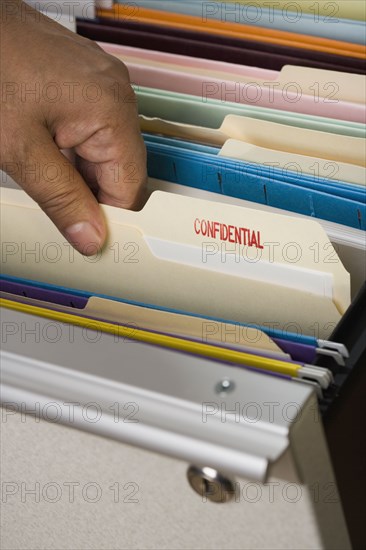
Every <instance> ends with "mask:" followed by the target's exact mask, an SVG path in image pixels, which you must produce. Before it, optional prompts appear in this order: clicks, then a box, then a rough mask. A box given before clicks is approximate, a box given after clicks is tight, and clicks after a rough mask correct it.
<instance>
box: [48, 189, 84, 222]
mask: <svg viewBox="0 0 366 550" xmlns="http://www.w3.org/2000/svg"><path fill="white" fill-rule="evenodd" d="M37 202H38V203H39V205H40V206H41V207H42V209H43V210H46V211H47V212H48V213H49V214H51V215H52V214H56V213H57V214H62V215H63V216H69V215H72V214H74V213H76V212H78V211H79V209H80V207H81V206H82V200H81V198H80V197H78V195H77V193H76V192H73V191H72V190H70V188H69V187H68V186H66V185H63V184H59V185H57V186H52V187H46V188H44V189H42V191H41V192H40V193H39V196H38V200H37Z"/></svg>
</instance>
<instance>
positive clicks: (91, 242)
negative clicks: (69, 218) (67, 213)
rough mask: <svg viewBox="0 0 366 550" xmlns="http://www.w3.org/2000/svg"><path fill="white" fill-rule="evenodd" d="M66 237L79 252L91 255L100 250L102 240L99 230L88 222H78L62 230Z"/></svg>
mask: <svg viewBox="0 0 366 550" xmlns="http://www.w3.org/2000/svg"><path fill="white" fill-rule="evenodd" d="M64 234H65V237H66V239H67V240H68V241H69V243H70V244H72V246H74V247H75V248H76V249H77V250H78V251H79V252H81V254H84V255H85V256H92V255H94V254H97V253H98V251H99V250H100V248H101V246H102V244H103V241H102V237H101V235H100V233H99V231H98V230H97V229H96V228H95V227H94V226H93V225H92V224H91V223H89V222H79V223H75V224H74V225H71V226H70V227H68V228H67V229H65V231H64Z"/></svg>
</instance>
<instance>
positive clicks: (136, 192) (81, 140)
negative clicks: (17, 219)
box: [0, 0, 147, 254]
mask: <svg viewBox="0 0 366 550" xmlns="http://www.w3.org/2000/svg"><path fill="white" fill-rule="evenodd" d="M0 50H1V53H0V55H1V58H0V60H1V65H0V67H1V90H2V94H1V136H0V137H1V142H0V168H1V169H2V170H4V171H5V172H7V173H9V175H11V177H12V178H13V179H14V180H15V181H16V182H17V183H18V184H19V185H20V186H21V187H22V188H23V189H24V190H25V191H26V192H27V193H28V194H29V195H30V196H31V197H32V198H33V199H34V200H35V201H37V203H38V204H39V205H40V206H41V208H42V209H43V210H44V211H45V212H46V214H47V215H48V216H49V217H50V219H51V220H52V221H53V222H54V224H55V225H56V226H57V227H58V229H59V230H60V232H61V233H62V234H63V235H64V237H65V238H66V239H67V240H68V241H69V242H70V243H71V244H73V246H75V248H76V249H77V250H79V251H80V252H81V253H83V252H84V253H85V254H93V252H95V251H96V249H98V248H100V247H101V246H102V245H103V242H104V241H105V238H106V231H107V229H106V224H105V220H104V217H103V214H102V211H101V208H100V206H99V204H98V201H99V202H102V203H104V204H109V205H112V206H118V207H122V208H129V209H137V208H139V207H140V206H141V202H142V197H143V195H144V189H145V185H146V180H147V175H146V151H145V146H144V143H143V140H142V137H141V134H140V130H139V123H138V116H137V106H136V100H135V96H134V93H133V90H132V88H131V86H130V82H129V75H128V71H127V69H126V67H125V66H124V65H123V63H122V62H121V61H119V60H117V59H115V58H114V57H112V56H110V55H108V54H106V53H104V52H103V50H102V49H101V48H100V47H99V46H98V45H97V44H95V43H94V42H92V41H90V40H87V39H85V38H82V37H80V36H78V35H76V34H74V33H72V32H71V31H68V30H67V29H65V28H63V27H62V26H61V25H58V24H57V23H55V22H53V21H51V20H50V19H49V18H47V17H45V16H43V15H41V14H40V13H38V12H36V11H35V10H32V8H30V7H29V6H26V5H25V4H24V3H23V2H21V1H20V0H2V2H1V49H0ZM60 150H72V151H73V152H74V153H75V154H76V167H77V169H76V168H75V167H74V166H73V165H72V164H71V162H69V160H67V159H66V157H65V156H64V155H63V154H62V153H61V152H60ZM93 245H95V247H94V246H93Z"/></svg>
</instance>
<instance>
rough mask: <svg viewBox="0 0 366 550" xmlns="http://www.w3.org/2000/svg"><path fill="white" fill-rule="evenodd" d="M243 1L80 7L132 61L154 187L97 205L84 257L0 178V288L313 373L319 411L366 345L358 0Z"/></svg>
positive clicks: (129, 332)
mask: <svg viewBox="0 0 366 550" xmlns="http://www.w3.org/2000/svg"><path fill="white" fill-rule="evenodd" d="M256 4H257V6H256V12H255V13H254V11H253V10H254V7H253V3H249V2H236V3H230V2H227V3H218V2H217V3H215V2H210V3H207V2H198V1H189V2H177V1H176V2H174V1H173V2H162V1H150V0H149V1H135V2H134V3H133V4H131V3H124V2H121V3H119V4H115V5H113V6H112V7H111V8H110V9H102V10H99V13H98V17H97V18H96V19H95V20H93V21H90V20H88V21H87V20H81V19H80V20H79V21H78V25H77V27H78V32H79V33H80V34H83V35H84V36H87V37H89V38H92V39H95V40H97V41H99V43H100V45H101V47H102V48H104V49H105V50H106V51H107V52H109V53H110V54H112V55H114V56H117V57H118V58H119V59H121V60H123V61H124V63H125V64H126V65H127V67H128V69H129V72H130V76H131V81H132V83H133V86H134V89H135V94H136V97H137V101H138V106H139V115H140V122H141V130H142V132H143V137H144V140H145V143H146V147H147V152H148V173H149V178H150V179H149V191H150V196H149V199H148V200H147V203H146V204H145V206H144V207H143V209H142V210H141V211H139V212H131V211H126V210H121V209H117V208H113V207H109V206H103V210H104V213H105V215H106V219H107V221H108V226H109V237H108V241H107V243H106V245H105V246H104V248H103V250H101V251H100V252H99V253H98V254H97V255H96V256H95V257H92V258H85V257H83V256H81V255H80V254H78V253H77V252H76V251H72V249H71V248H70V247H69V246H67V243H65V242H64V241H63V239H62V237H61V236H60V235H59V234H58V232H57V230H56V229H55V227H53V226H52V224H51V222H50V221H49V219H48V218H47V217H46V216H45V214H44V213H43V212H42V211H41V210H40V208H39V207H38V206H37V205H36V204H35V203H34V202H33V201H32V200H31V199H30V198H29V197H27V196H26V195H25V193H24V192H23V191H21V190H19V189H10V188H3V189H2V194H1V210H2V212H1V229H2V231H1V239H2V276H1V286H0V291H1V305H2V306H3V307H5V308H8V309H13V310H18V311H21V312H23V313H24V314H32V315H36V316H41V317H46V318H48V319H52V320H54V321H57V322H60V323H69V324H72V325H77V326H84V327H88V328H90V329H92V330H101V331H105V332H109V333H112V334H115V335H116V336H117V337H119V338H127V339H132V340H139V341H143V342H145V343H146V344H147V345H158V346H162V347H166V348H170V349H175V350H176V352H177V353H190V354H195V355H198V356H203V357H209V358H211V359H213V360H217V361H222V362H224V363H228V364H231V365H236V366H237V367H238V368H247V369H255V370H256V371H259V372H263V374H264V375H272V376H282V377H284V378H286V379H292V380H294V383H297V382H302V383H305V384H310V385H312V386H313V387H314V389H315V391H316V392H317V394H318V396H319V400H320V403H321V405H322V407H323V410H325V409H326V406H327V405H329V404H330V403H331V402H332V400H333V398H334V397H335V396H336V395H338V393H339V392H340V389H341V386H342V385H343V383H344V382H345V381H346V379H347V376H348V374H349V372H350V371H351V370H352V369H355V368H357V367H358V366H359V364H360V362H361V359H362V358H363V357H364V353H365V348H364V337H365V334H364V327H363V326H362V316H361V315H360V314H359V312H360V311H362V310H363V309H362V304H364V301H365V288H364V281H365V264H366V254H365V252H366V239H365V229H366V200H365V199H366V188H365V155H366V147H365V112H366V110H365V90H366V88H365V86H366V80H365V76H364V75H363V69H364V62H365V57H366V54H365V47H364V44H363V39H364V36H365V25H364V23H363V22H362V16H363V9H364V7H362V3H360V2H353V1H349V2H343V3H342V2H333V3H331V5H335V6H338V10H337V13H336V14H334V13H332V12H330V11H329V7H327V5H328V4H329V5H330V3H324V2H319V3H317V5H318V11H317V12H316V13H314V12H313V11H312V8H311V5H312V3H311V2H302V7H303V12H301V17H300V18H299V14H298V13H297V14H296V13H291V10H290V11H288V9H289V8H288V9H287V8H286V9H287V11H286V12H285V13H286V16H287V17H284V14H283V9H285V8H284V7H283V6H284V5H285V4H286V3H285V2H277V3H276V4H277V5H278V6H277V9H270V8H268V7H266V6H265V5H266V4H268V2H267V3H266V2H256ZM319 6H320V8H319ZM223 10H224V11H223ZM255 14H257V15H255ZM314 17H317V18H318V24H317V25H314V24H312V23H313V21H314ZM330 21H332V22H333V23H334V22H336V24H329V22H330ZM30 250H32V251H33V253H29V251H30ZM350 332H352V334H353V338H351V337H350ZM362 342H363V344H362ZM147 368H148V366H147Z"/></svg>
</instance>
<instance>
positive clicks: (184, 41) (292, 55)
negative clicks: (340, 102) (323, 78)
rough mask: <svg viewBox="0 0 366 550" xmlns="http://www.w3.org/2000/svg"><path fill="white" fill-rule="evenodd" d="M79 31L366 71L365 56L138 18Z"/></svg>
mask: <svg viewBox="0 0 366 550" xmlns="http://www.w3.org/2000/svg"><path fill="white" fill-rule="evenodd" d="M77 32H78V34H80V35H82V36H85V37H86V38H90V39H91V40H97V41H101V42H109V43H113V44H122V45H126V46H133V47H136V48H145V49H148V50H157V51H164V52H169V53H174V54H180V55H188V56H191V57H202V58H205V59H214V60H217V61H226V62H228V63H236V64H239V65H248V66H253V67H261V68H263V69H271V70H274V71H280V70H281V69H282V67H283V66H284V65H298V66H303V67H314V68H318V69H327V70H333V71H335V70H336V71H342V72H347V73H357V74H364V73H365V62H364V60H362V59H356V58H352V57H345V56H340V55H335V54H328V53H323V52H317V51H312V50H305V49H301V48H292V47H288V46H281V45H277V44H267V43H264V42H256V41H253V40H245V38H243V39H236V38H228V37H223V36H220V35H207V34H206V33H200V32H196V31H188V30H181V29H167V28H166V27H163V26H159V25H152V24H145V23H139V22H134V21H123V22H121V21H115V20H112V19H98V20H96V21H89V20H88V21H85V20H82V19H78V20H77Z"/></svg>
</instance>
